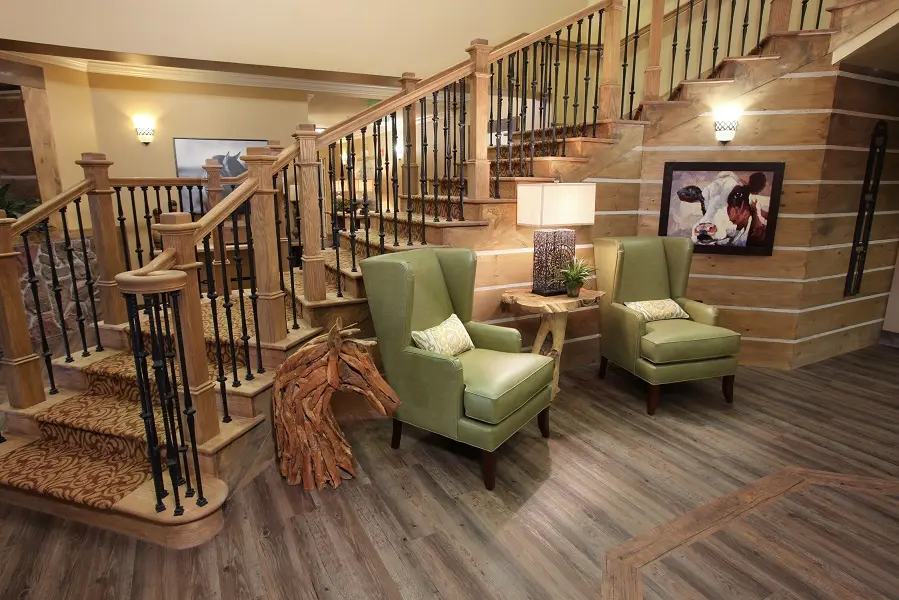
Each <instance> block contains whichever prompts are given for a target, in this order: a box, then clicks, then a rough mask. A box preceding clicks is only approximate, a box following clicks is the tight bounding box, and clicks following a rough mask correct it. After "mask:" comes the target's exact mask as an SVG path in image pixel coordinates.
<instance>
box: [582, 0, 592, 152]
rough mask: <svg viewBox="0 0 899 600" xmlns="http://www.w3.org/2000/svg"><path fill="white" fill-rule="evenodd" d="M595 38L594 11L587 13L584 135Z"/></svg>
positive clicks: (584, 133)
mask: <svg viewBox="0 0 899 600" xmlns="http://www.w3.org/2000/svg"><path fill="white" fill-rule="evenodd" d="M592 40H593V13H590V14H589V15H587V64H586V65H585V66H584V124H583V135H584V137H586V136H587V112H588V105H587V102H588V100H587V99H588V98H589V97H590V55H591V54H592V52H591V51H590V44H591V42H592Z"/></svg>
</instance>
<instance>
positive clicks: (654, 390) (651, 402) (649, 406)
mask: <svg viewBox="0 0 899 600" xmlns="http://www.w3.org/2000/svg"><path fill="white" fill-rule="evenodd" d="M661 395H662V386H660V385H650V386H649V395H648V396H647V397H646V412H647V414H650V415H654V414H656V409H657V408H658V407H659V396H661Z"/></svg>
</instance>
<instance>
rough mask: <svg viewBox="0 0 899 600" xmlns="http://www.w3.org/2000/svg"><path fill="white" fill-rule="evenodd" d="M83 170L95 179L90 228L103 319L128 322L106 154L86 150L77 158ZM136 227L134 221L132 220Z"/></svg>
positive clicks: (121, 253)
mask: <svg viewBox="0 0 899 600" xmlns="http://www.w3.org/2000/svg"><path fill="white" fill-rule="evenodd" d="M76 164H78V165H80V166H81V167H82V168H83V169H84V178H85V179H92V180H93V181H94V189H93V190H92V191H91V192H90V193H89V194H88V196H87V198H88V202H89V204H90V212H91V228H92V229H93V234H94V243H95V244H96V254H97V265H98V273H97V283H96V286H97V291H98V294H99V296H100V309H101V311H102V312H103V322H104V323H106V324H107V325H120V324H122V323H127V322H128V311H127V310H126V308H125V299H124V298H123V297H122V295H121V294H120V293H119V288H118V286H117V285H116V282H115V276H116V275H118V274H119V273H123V272H124V271H125V254H124V249H123V248H122V240H121V238H120V237H119V229H118V222H117V221H116V208H115V204H114V202H115V201H114V200H113V198H112V195H113V190H112V187H111V186H110V185H109V166H110V165H111V164H112V161H110V160H106V155H105V154H100V153H94V152H85V153H84V154H82V155H81V160H79V161H76ZM135 227H137V224H136V223H135Z"/></svg>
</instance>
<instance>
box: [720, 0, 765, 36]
mask: <svg viewBox="0 0 899 600" xmlns="http://www.w3.org/2000/svg"><path fill="white" fill-rule="evenodd" d="M718 1H719V7H718V10H721V7H720V2H721V0H718ZM764 16H765V0H759V26H758V31H757V32H756V36H755V45H756V47H758V46H761V45H762V19H763V17H764Z"/></svg>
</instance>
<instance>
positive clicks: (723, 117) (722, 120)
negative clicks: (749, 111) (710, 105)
mask: <svg viewBox="0 0 899 600" xmlns="http://www.w3.org/2000/svg"><path fill="white" fill-rule="evenodd" d="M741 113H742V111H741V110H740V109H739V108H737V107H736V106H732V105H730V104H727V105H725V106H719V107H718V108H716V109H715V110H714V111H713V113H712V115H713V116H714V118H715V139H716V140H718V141H719V142H721V143H722V144H727V143H728V142H730V141H732V140H733V139H734V136H735V135H736V134H737V127H739V126H740V114H741Z"/></svg>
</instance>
